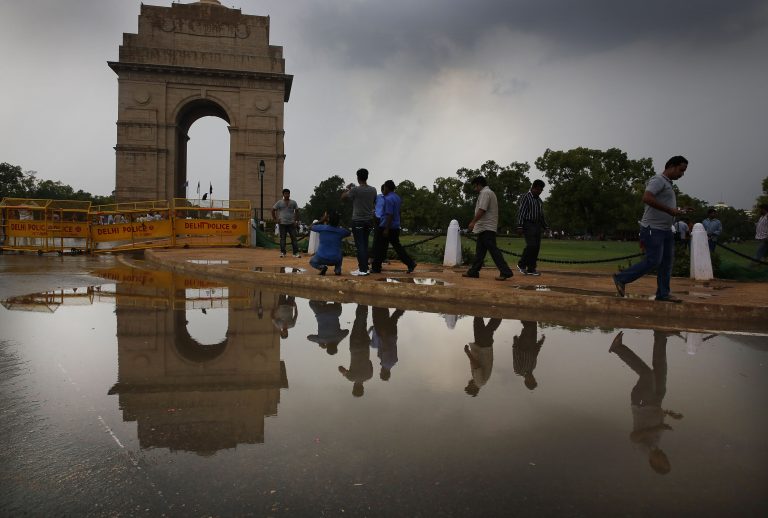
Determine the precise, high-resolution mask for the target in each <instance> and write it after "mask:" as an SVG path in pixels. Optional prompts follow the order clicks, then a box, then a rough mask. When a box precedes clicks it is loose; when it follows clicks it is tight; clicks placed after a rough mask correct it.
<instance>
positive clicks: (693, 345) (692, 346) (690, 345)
mask: <svg viewBox="0 0 768 518" xmlns="http://www.w3.org/2000/svg"><path fill="white" fill-rule="evenodd" d="M702 343H704V335H703V334H701V333H690V332H689V333H688V335H687V336H686V337H685V350H686V352H687V353H688V354H690V355H691V356H693V355H694V354H696V351H698V350H699V347H701V344H702Z"/></svg>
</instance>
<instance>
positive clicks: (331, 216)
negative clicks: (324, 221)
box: [328, 210, 339, 227]
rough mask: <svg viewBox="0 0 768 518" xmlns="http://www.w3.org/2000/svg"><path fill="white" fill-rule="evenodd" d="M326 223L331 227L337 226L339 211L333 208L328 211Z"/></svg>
mask: <svg viewBox="0 0 768 518" xmlns="http://www.w3.org/2000/svg"><path fill="white" fill-rule="evenodd" d="M328 224H329V225H331V226H332V227H338V226H339V213H338V212H336V211H335V210H332V211H330V212H328Z"/></svg>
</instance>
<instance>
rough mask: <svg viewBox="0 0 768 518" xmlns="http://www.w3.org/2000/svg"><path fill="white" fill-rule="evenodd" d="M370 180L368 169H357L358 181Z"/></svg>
mask: <svg viewBox="0 0 768 518" xmlns="http://www.w3.org/2000/svg"><path fill="white" fill-rule="evenodd" d="M367 181H368V169H365V168H361V169H358V170H357V183H365V182H367Z"/></svg>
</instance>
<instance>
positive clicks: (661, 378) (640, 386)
mask: <svg viewBox="0 0 768 518" xmlns="http://www.w3.org/2000/svg"><path fill="white" fill-rule="evenodd" d="M613 352H614V353H616V355H617V356H618V357H619V358H621V360H622V361H623V362H624V363H626V364H627V366H628V367H629V368H630V369H632V370H633V371H635V373H636V374H637V375H638V376H639V378H638V380H637V383H636V384H635V386H634V387H633V388H632V393H631V395H630V397H631V400H632V404H633V405H638V406H646V405H656V406H661V402H662V400H663V399H664V396H665V395H666V393H667V335H666V334H665V333H663V332H661V331H654V332H653V369H651V368H650V367H648V365H647V364H646V363H645V362H644V361H643V360H642V359H641V358H640V357H639V356H637V355H636V354H635V353H634V352H632V349H630V348H629V347H627V346H626V345H624V344H621V345H619V346H617V347H614V349H613Z"/></svg>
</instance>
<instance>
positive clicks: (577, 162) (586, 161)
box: [303, 147, 768, 240]
mask: <svg viewBox="0 0 768 518" xmlns="http://www.w3.org/2000/svg"><path fill="white" fill-rule="evenodd" d="M534 164H535V166H536V168H537V169H538V170H539V171H541V172H542V173H543V174H544V177H545V178H546V182H547V186H546V188H545V195H546V196H547V198H546V200H545V201H544V210H545V213H546V217H547V221H548V223H549V225H550V227H551V228H552V229H553V230H555V231H558V232H563V233H564V234H565V235H567V236H592V237H594V238H597V239H601V238H612V239H635V238H636V236H637V221H638V219H639V218H640V216H641V215H642V211H643V204H642V201H641V198H642V194H643V191H644V190H645V185H646V183H647V181H648V180H649V179H650V178H651V177H652V176H653V175H654V174H655V172H654V168H653V161H652V160H651V159H650V158H641V159H638V160H633V159H630V158H628V157H627V154H626V153H625V152H623V151H621V150H620V149H617V148H611V149H608V150H605V151H603V150H598V149H588V148H583V147H579V148H575V149H571V150H568V151H553V150H551V149H547V150H546V151H545V152H544V154H543V155H542V156H540V157H539V158H537V159H536V161H535V162H534ZM530 171H531V167H530V165H529V164H528V163H527V162H512V163H511V164H509V165H500V164H498V163H497V162H495V161H493V160H489V161H487V162H485V163H484V164H482V165H481V166H480V167H479V168H477V169H468V168H465V167H463V168H461V169H458V170H457V171H456V173H455V175H453V176H448V177H438V178H437V179H435V181H434V183H433V184H432V188H431V189H429V188H427V187H425V186H422V187H417V186H416V185H415V184H414V183H413V182H412V181H411V180H404V181H402V182H400V184H399V185H398V186H397V193H398V194H399V195H400V196H401V197H402V199H403V206H402V216H401V222H402V226H403V227H404V228H407V229H409V230H411V231H417V232H418V231H424V232H428V231H435V230H437V231H444V230H445V229H446V228H447V227H448V224H449V223H450V221H451V220H452V219H456V220H458V221H459V223H460V224H461V225H466V224H467V222H468V221H469V220H471V219H472V215H473V212H474V206H475V193H474V191H473V190H472V189H471V187H470V184H469V182H470V180H471V179H472V178H473V177H475V176H478V175H482V176H485V177H486V178H487V180H488V186H489V187H490V188H491V190H493V191H494V192H495V193H496V196H497V198H498V200H499V206H500V207H499V208H500V210H499V212H500V214H499V233H501V234H504V233H507V232H509V233H512V232H514V230H515V227H516V217H517V207H518V200H519V198H520V196H521V195H522V194H524V193H525V192H527V191H528V190H529V189H530V186H531V182H532V180H531V179H530V177H529V175H530ZM372 177H374V178H375V174H372ZM379 180H380V181H381V182H382V183H383V181H384V180H386V178H380V179H379ZM345 183H346V182H345V181H344V179H343V178H341V177H340V176H337V175H334V176H331V177H330V178H327V179H325V180H323V181H321V182H320V184H318V185H317V187H315V189H314V192H313V194H312V195H311V196H310V199H309V201H308V203H307V204H306V206H305V207H304V211H303V214H304V215H305V219H307V218H309V219H310V220H312V219H318V218H319V217H320V216H322V213H323V212H324V211H325V210H336V211H338V212H339V213H341V214H342V218H343V220H344V221H347V222H349V221H350V220H351V211H352V209H351V206H350V205H351V204H348V203H343V202H342V201H341V199H340V193H341V192H342V190H343V189H344V185H345ZM369 183H371V185H373V186H374V187H377V188H378V187H379V186H378V185H377V183H376V180H372V181H370V182H369ZM762 188H763V192H762V194H761V195H760V196H758V198H757V200H756V202H755V207H757V206H758V204H760V203H765V202H766V200H768V178H766V179H765V180H763V183H762ZM675 190H676V192H677V196H678V205H679V206H681V207H683V206H684V207H690V208H691V209H693V211H692V212H691V213H690V215H689V216H688V217H686V218H685V219H686V220H690V222H691V223H697V222H700V221H702V220H703V219H704V218H706V213H707V210H708V209H709V208H710V207H711V205H710V204H709V203H708V202H707V201H704V200H700V199H698V198H695V197H693V196H689V195H687V194H685V193H684V192H682V191H680V189H679V187H678V186H677V185H675ZM717 210H718V218H719V219H720V221H721V222H722V223H723V228H724V231H723V236H722V237H723V239H724V240H728V239H731V238H737V239H741V240H748V239H752V238H754V222H755V221H756V217H755V215H756V211H753V212H748V211H744V210H740V209H735V208H732V207H727V208H725V207H724V208H718V209H717Z"/></svg>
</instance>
